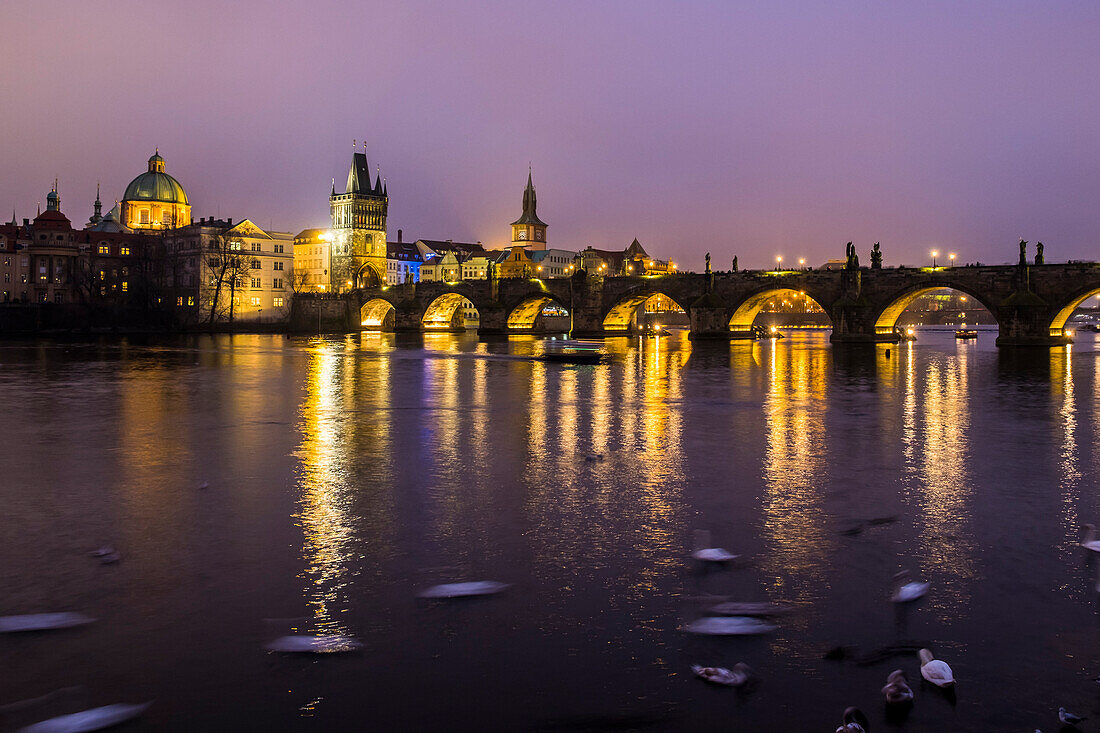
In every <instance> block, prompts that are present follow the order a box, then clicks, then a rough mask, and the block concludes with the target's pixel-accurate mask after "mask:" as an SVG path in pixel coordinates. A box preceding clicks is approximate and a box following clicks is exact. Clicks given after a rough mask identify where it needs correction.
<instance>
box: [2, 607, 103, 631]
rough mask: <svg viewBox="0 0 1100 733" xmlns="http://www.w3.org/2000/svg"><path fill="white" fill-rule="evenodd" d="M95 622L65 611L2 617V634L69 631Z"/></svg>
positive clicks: (87, 617)
mask: <svg viewBox="0 0 1100 733" xmlns="http://www.w3.org/2000/svg"><path fill="white" fill-rule="evenodd" d="M93 621H95V619H94V618H91V617H90V616H85V615H84V614H82V613H72V612H69V611H64V612H61V613H32V614H27V615H23V616H0V634H4V633H15V632H20V631H45V630H47V629H67V628H70V627H72V626H82V625H84V624H90V623H92V622H93Z"/></svg>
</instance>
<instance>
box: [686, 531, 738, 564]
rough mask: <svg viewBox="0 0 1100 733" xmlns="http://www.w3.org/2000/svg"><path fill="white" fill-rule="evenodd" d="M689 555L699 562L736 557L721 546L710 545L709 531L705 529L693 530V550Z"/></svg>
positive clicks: (726, 560) (727, 560)
mask: <svg viewBox="0 0 1100 733" xmlns="http://www.w3.org/2000/svg"><path fill="white" fill-rule="evenodd" d="M691 556H692V557H694V558H695V559H696V560H699V561H701V562H729V561H730V560H733V559H735V558H736V557H737V555H734V554H733V553H732V552H730V551H729V550H725V549H723V548H721V547H710V532H709V531H707V530H705V529H697V530H695V551H694V552H692V553H691Z"/></svg>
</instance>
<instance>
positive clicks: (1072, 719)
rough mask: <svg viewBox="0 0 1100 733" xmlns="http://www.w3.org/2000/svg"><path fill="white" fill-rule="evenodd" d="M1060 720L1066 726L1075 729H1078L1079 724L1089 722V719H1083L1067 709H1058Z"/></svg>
mask: <svg viewBox="0 0 1100 733" xmlns="http://www.w3.org/2000/svg"><path fill="white" fill-rule="evenodd" d="M1058 720H1060V721H1062V722H1063V723H1065V724H1066V725H1072V726H1073V727H1074V728H1076V727H1077V724H1078V723H1080V722H1081V721H1083V720H1088V718H1082V717H1081V716H1080V715H1074V714H1073V713H1071V712H1070V711H1068V710H1066V709H1065V708H1058Z"/></svg>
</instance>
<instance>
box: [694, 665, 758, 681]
mask: <svg viewBox="0 0 1100 733" xmlns="http://www.w3.org/2000/svg"><path fill="white" fill-rule="evenodd" d="M691 671H692V672H694V673H695V674H696V676H698V677H700V678H701V679H704V680H706V681H707V682H710V683H711V684H714V685H725V686H726V687H740V686H741V685H743V684H745V683H746V682H748V681H749V677H750V676H752V670H750V669H749V666H748V665H747V664H745V663H744V662H738V663H737V664H735V665H733V669H726V668H725V667H704V666H702V665H699V664H693V665H691Z"/></svg>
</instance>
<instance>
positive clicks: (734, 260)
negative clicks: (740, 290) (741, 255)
mask: <svg viewBox="0 0 1100 733" xmlns="http://www.w3.org/2000/svg"><path fill="white" fill-rule="evenodd" d="M730 272H737V255H734V256H733V269H732V270H730Z"/></svg>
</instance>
